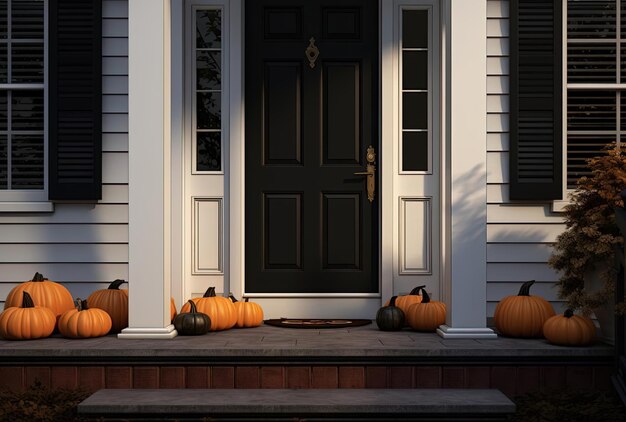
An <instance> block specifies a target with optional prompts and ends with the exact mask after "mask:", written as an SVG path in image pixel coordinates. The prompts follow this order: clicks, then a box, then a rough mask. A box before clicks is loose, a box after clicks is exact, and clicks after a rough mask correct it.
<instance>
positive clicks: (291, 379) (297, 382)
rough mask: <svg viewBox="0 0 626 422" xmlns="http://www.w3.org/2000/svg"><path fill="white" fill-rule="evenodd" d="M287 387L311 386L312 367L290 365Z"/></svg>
mask: <svg viewBox="0 0 626 422" xmlns="http://www.w3.org/2000/svg"><path fill="white" fill-rule="evenodd" d="M287 388H311V367H309V366H288V367H287Z"/></svg>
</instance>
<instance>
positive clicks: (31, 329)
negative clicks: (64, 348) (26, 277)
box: [0, 292, 57, 340]
mask: <svg viewBox="0 0 626 422" xmlns="http://www.w3.org/2000/svg"><path fill="white" fill-rule="evenodd" d="M56 322H57V318H56V316H54V313H53V312H52V311H51V310H50V309H49V308H44V307H43V306H35V304H34V303H33V299H32V298H31V296H30V295H29V294H28V292H22V303H21V307H15V306H12V307H10V308H8V309H6V310H5V311H4V312H2V314H0V336H2V337H4V338H5V339H7V340H32V339H36V338H43V337H48V336H49V335H50V334H52V332H53V331H54V326H55V325H56Z"/></svg>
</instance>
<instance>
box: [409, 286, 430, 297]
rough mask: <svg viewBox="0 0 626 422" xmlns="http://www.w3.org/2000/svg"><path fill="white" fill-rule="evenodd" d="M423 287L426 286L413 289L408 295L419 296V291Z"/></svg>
mask: <svg viewBox="0 0 626 422" xmlns="http://www.w3.org/2000/svg"><path fill="white" fill-rule="evenodd" d="M424 287H426V285H424V286H417V287H414V288H413V290H411V292H410V293H409V294H410V295H413V296H417V295H419V294H420V290H422V289H423V288H424Z"/></svg>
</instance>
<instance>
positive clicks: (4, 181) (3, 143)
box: [0, 135, 7, 189]
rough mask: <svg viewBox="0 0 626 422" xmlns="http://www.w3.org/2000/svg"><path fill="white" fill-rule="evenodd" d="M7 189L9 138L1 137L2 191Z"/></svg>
mask: <svg viewBox="0 0 626 422" xmlns="http://www.w3.org/2000/svg"><path fill="white" fill-rule="evenodd" d="M6 188H7V136H6V135H0V189H6Z"/></svg>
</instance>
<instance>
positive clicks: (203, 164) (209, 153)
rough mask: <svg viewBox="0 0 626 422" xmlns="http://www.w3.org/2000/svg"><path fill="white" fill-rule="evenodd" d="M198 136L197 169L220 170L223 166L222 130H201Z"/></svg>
mask: <svg viewBox="0 0 626 422" xmlns="http://www.w3.org/2000/svg"><path fill="white" fill-rule="evenodd" d="M196 138H197V144H196V162H197V166H196V170H198V171H220V170H221V167H222V164H221V163H222V151H221V144H222V141H221V132H199V133H198V134H197V137H196Z"/></svg>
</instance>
